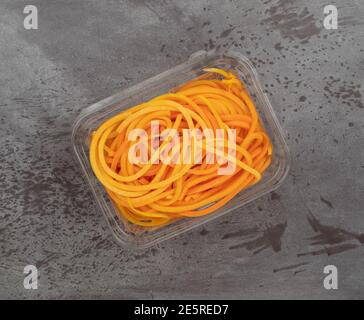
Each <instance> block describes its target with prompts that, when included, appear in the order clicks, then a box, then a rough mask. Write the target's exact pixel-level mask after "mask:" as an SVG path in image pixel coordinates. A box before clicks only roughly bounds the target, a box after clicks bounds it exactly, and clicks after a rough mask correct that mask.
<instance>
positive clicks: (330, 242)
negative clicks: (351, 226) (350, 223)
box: [297, 212, 364, 257]
mask: <svg viewBox="0 0 364 320" xmlns="http://www.w3.org/2000/svg"><path fill="white" fill-rule="evenodd" d="M307 219H308V222H309V224H310V226H311V227H312V229H313V231H314V232H315V233H316V235H315V236H313V237H311V238H310V239H309V240H311V241H312V243H311V245H313V246H324V247H323V248H320V249H319V250H314V251H309V252H304V253H299V254H297V256H298V257H302V256H309V255H312V256H317V255H321V254H327V255H334V254H338V253H341V252H345V251H348V250H351V249H354V248H357V247H359V246H360V245H363V244H364V234H362V233H355V232H350V231H347V230H345V229H343V228H339V227H333V226H327V225H324V224H322V223H321V222H320V221H319V220H318V219H317V218H316V217H315V216H314V215H313V214H312V213H311V212H310V213H309V215H308V216H307Z"/></svg>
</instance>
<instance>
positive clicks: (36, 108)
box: [0, 0, 364, 299]
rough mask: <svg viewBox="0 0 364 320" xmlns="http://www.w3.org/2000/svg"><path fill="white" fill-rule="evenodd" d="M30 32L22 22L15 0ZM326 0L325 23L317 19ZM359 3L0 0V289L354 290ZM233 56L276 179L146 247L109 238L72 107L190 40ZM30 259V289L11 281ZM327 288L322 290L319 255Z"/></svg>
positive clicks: (361, 229) (362, 166)
mask: <svg viewBox="0 0 364 320" xmlns="http://www.w3.org/2000/svg"><path fill="white" fill-rule="evenodd" d="M26 4H34V5H36V6H37V7H38V10H39V30H25V29H24V28H23V19H24V14H23V8H24V6H25V5H26ZM327 4H335V5H337V6H338V9H339V29H338V30H326V29H324V27H323V25H322V21H323V18H324V14H323V7H324V5H327ZM363 15H364V2H363V1H362V0H356V1H353V0H341V1H323V0H320V1H316V0H315V1H313V0H310V1H299V0H246V1H221V0H208V1H207V0H204V1H192V0H186V1H177V0H173V1H147V0H145V1H143V0H134V1H119V0H118V1H116V0H114V1H112V0H108V1H106V0H97V1H96V0H93V1H81V0H78V1H70V0H62V1H61V0H60V1H39V0H32V1H22V0H16V1H14V0H11V1H10V0H2V1H1V3H0V97H1V101H0V143H1V149H0V219H1V220H0V298H154V299H158V298H249V299H250V298H323V299H330V298H364V273H363V267H364V254H363V253H364V249H363V246H362V245H363V244H364V218H363V213H364V212H363V206H364V153H363V146H364V134H363V131H364V130H363V126H364V121H363V120H364V114H363V112H364V109H363V107H364V102H363V95H364V92H363V79H364V59H363V56H364V55H363V51H364V33H363V32H364V20H363ZM217 47H219V48H226V49H227V48H233V49H234V50H238V51H240V52H242V53H243V54H245V55H246V56H248V57H249V58H250V59H251V60H252V62H253V63H254V65H255V67H256V68H257V70H258V72H259V74H260V79H261V81H262V83H263V86H264V89H265V90H266V92H267V94H268V95H269V97H270V98H271V101H272V104H273V106H274V107H275V110H276V113H277V116H278V118H279V120H280V122H281V123H282V126H283V128H284V131H285V134H286V137H287V139H288V143H289V147H290V150H291V153H292V169H291V171H290V175H289V176H288V178H287V179H286V181H285V183H284V185H283V186H282V187H281V188H280V189H279V190H278V191H277V192H275V193H273V194H271V195H269V196H265V197H263V198H261V199H259V200H258V201H256V202H255V203H254V204H252V205H249V206H248V207H244V208H241V209H240V210H237V211H234V212H233V213H231V214H229V215H228V216H226V217H224V218H222V219H219V220H217V221H214V222H212V223H209V224H207V225H206V226H205V227H203V228H200V229H197V230H194V231H192V232H189V233H187V234H184V235H182V236H179V237H177V238H175V239H172V240H168V241H167V242H165V243H162V244H160V245H157V246H156V247H154V248H152V249H149V250H146V251H139V252H131V251H127V250H124V249H122V248H121V247H119V246H118V245H116V244H115V243H114V241H113V238H112V236H111V234H110V232H109V229H108V227H107V225H106V222H105V220H104V217H103V216H102V215H101V214H100V213H99V212H98V209H97V207H96V203H95V201H94V200H93V198H92V196H91V194H90V192H89V189H88V187H87V186H86V183H85V182H84V180H83V179H82V178H81V177H80V175H79V171H80V168H79V166H78V164H77V163H76V161H75V160H74V158H73V154H72V150H71V145H70V134H71V126H72V123H73V121H74V119H75V117H76V116H77V115H78V114H79V112H80V111H81V110H82V109H84V108H85V107H87V106H88V105H90V104H92V103H94V102H96V101H98V100H100V99H101V98H104V97H107V96H109V95H111V94H113V93H115V92H116V91H118V90H119V89H122V88H127V87H129V86H131V85H133V84H135V83H138V82H140V81H141V80H143V79H146V78H148V77H150V76H152V75H155V74H158V73H159V72H161V71H162V70H167V69H168V68H170V67H172V66H174V65H176V64H178V63H180V62H183V61H184V60H186V59H187V58H188V57H189V55H190V54H192V53H193V52H195V51H198V50H201V49H212V48H217ZM27 264H35V265H36V266H37V267H38V268H39V271H40V280H39V289H38V290H34V291H27V290H24V288H23V277H24V275H23V268H24V266H25V265H27ZM327 264H334V265H336V266H337V267H338V269H339V290H337V291H326V290H325V289H324V288H323V285H322V280H323V277H324V275H323V267H324V266H325V265H327Z"/></svg>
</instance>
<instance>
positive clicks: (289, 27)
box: [262, 0, 320, 43]
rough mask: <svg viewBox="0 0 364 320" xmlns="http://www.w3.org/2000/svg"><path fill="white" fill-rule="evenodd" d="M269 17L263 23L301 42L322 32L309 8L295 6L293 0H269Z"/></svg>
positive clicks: (286, 36) (286, 37)
mask: <svg viewBox="0 0 364 320" xmlns="http://www.w3.org/2000/svg"><path fill="white" fill-rule="evenodd" d="M265 4H266V6H267V7H268V9H267V10H266V15H267V18H266V19H264V20H263V22H262V24H263V25H265V24H266V25H268V26H269V27H270V29H275V30H278V31H279V32H280V33H281V35H282V37H283V38H284V39H290V40H294V39H297V40H299V41H300V42H301V43H305V42H308V40H309V39H310V38H311V37H312V36H315V35H317V34H319V33H320V29H319V27H318V26H317V25H316V20H315V18H314V16H313V14H311V13H310V12H309V11H308V9H307V8H304V9H303V10H300V9H299V8H297V7H294V6H293V1H292V0H267V1H266V2H265Z"/></svg>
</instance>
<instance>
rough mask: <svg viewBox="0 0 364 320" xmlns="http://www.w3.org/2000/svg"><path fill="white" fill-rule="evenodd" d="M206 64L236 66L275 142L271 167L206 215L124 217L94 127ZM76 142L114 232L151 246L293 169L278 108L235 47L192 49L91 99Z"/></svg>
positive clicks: (266, 188) (127, 242) (124, 240)
mask: <svg viewBox="0 0 364 320" xmlns="http://www.w3.org/2000/svg"><path fill="white" fill-rule="evenodd" d="M206 67H216V68H222V69H226V70H233V71H234V72H235V73H236V74H237V75H238V76H239V78H240V79H241V80H242V81H243V82H244V84H245V86H246V88H247V89H248V91H249V93H250V95H251V97H252V99H253V100H254V102H255V106H256V109H257V111H258V113H259V115H260V118H261V120H262V123H263V125H264V127H265V130H266V132H267V133H268V135H269V136H270V138H271V141H272V144H273V156H272V163H271V165H270V167H269V168H268V169H267V170H266V171H265V173H264V174H263V178H262V180H260V181H259V182H258V183H257V184H255V185H253V186H252V187H250V188H248V189H246V190H243V191H242V192H240V193H239V194H238V195H237V196H236V197H234V198H233V199H232V200H231V201H230V202H228V203H227V204H226V205H225V206H223V207H222V208H220V209H219V210H217V211H215V212H214V213H211V214H208V215H206V216H202V217H198V218H185V219H181V220H178V221H176V222H174V223H171V224H169V225H166V226H163V227H159V228H156V229H145V228H142V227H139V226H136V225H131V224H129V223H128V222H126V221H123V218H122V217H121V216H120V215H119V214H118V213H117V209H116V208H115V207H114V205H113V203H112V202H111V200H110V199H109V197H108V195H107V194H106V192H105V191H104V188H103V186H102V185H101V184H100V183H99V182H98V181H97V179H96V177H95V176H94V174H93V171H92V169H91V165H90V162H89V157H88V152H89V143H90V137H91V133H92V131H93V130H95V129H96V128H97V127H98V126H99V125H100V124H101V123H102V122H104V121H105V120H106V119H108V118H109V117H111V116H113V115H114V114H117V113H119V112H120V111H122V110H125V109H127V108H130V107H132V106H134V105H136V104H139V103H141V102H143V101H147V100H149V99H151V98H153V97H155V96H158V95H160V94H162V93H166V92H168V91H170V90H172V89H173V88H175V87H178V86H179V85H181V84H182V83H185V82H187V81H189V80H191V79H193V78H195V77H198V76H200V75H202V74H203V73H204V72H203V70H202V69H203V68H206ZM72 144H73V148H74V151H75V153H76V156H77V158H78V160H79V162H80V164H81V167H82V171H83V173H84V175H85V176H86V178H87V181H88V183H89V185H90V187H91V190H92V193H93V194H94V196H95V198H96V200H97V202H98V205H99V207H100V210H101V212H102V213H103V214H104V216H105V218H106V220H107V222H108V224H109V226H110V228H111V231H112V233H113V235H114V236H115V238H116V239H117V241H118V242H119V243H120V244H121V245H124V246H127V247H131V248H147V247H150V246H152V245H155V244H156V243H159V242H161V241H163V240H166V239H169V238H172V237H174V236H177V235H179V234H181V233H183V232H186V231H188V230H191V229H193V228H195V227H198V226H200V225H202V224H204V223H207V222H208V221H211V220H213V219H216V218H218V217H221V216H223V215H225V214H227V213H228V212H230V211H232V210H234V209H237V208H239V207H241V206H244V205H245V204H247V203H248V202H250V201H253V200H255V199H257V198H259V197H261V196H262V195H264V194H266V193H269V192H271V191H273V190H275V189H276V188H277V187H278V186H279V185H280V184H281V183H282V181H283V180H284V178H285V177H286V175H287V173H288V170H289V153H288V148H287V144H286V142H285V140H284V137H283V134H282V129H281V127H280V125H279V123H278V121H277V118H276V116H275V114H274V111H273V108H272V106H271V104H270V102H269V100H268V98H267V96H266V95H265V94H264V93H263V90H262V87H261V85H260V83H259V81H258V79H257V74H256V71H255V70H254V68H253V66H252V64H251V63H250V61H249V60H248V59H247V58H246V57H244V56H243V55H241V54H240V53H237V52H232V51H228V52H225V53H215V52H206V51H199V52H197V53H195V54H193V55H191V57H190V59H189V60H188V61H186V62H185V63H182V64H180V65H178V66H176V67H174V68H172V69H170V70H168V71H165V72H163V73H161V74H159V75H157V76H155V77H152V78H150V79H148V80H145V81H143V82H141V83H139V84H137V85H135V86H133V87H131V88H129V89H126V90H124V91H122V92H120V93H116V94H115V95H113V96H111V97H109V98H106V99H104V100H102V101H100V102H97V103H95V104H93V105H91V106H90V107H88V108H86V109H85V110H84V111H83V112H82V113H81V114H80V115H79V117H78V118H77V119H76V121H75V123H74V126H73V132H72Z"/></svg>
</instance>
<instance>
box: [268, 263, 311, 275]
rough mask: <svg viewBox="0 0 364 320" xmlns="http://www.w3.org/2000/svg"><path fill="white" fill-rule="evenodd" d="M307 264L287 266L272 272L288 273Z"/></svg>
mask: <svg viewBox="0 0 364 320" xmlns="http://www.w3.org/2000/svg"><path fill="white" fill-rule="evenodd" d="M307 264H308V262H301V263H296V264H292V265H289V266H285V267H280V268H276V269H273V272H274V273H276V272H281V271H288V270H292V269H296V268H298V267H302V266H305V265H307Z"/></svg>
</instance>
